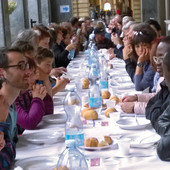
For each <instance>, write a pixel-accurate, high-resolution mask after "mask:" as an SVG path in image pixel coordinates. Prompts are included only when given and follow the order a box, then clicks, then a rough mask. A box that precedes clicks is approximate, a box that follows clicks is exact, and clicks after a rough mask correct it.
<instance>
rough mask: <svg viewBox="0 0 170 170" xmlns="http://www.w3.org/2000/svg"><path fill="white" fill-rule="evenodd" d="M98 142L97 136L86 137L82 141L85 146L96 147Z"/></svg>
mask: <svg viewBox="0 0 170 170" xmlns="http://www.w3.org/2000/svg"><path fill="white" fill-rule="evenodd" d="M98 143H99V141H98V139H97V138H94V137H92V138H87V139H85V141H84V146H86V147H97V146H98Z"/></svg>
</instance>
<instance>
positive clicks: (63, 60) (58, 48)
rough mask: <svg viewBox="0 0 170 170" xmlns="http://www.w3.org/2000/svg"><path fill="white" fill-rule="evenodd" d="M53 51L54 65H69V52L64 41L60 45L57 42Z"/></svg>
mask: <svg viewBox="0 0 170 170" xmlns="http://www.w3.org/2000/svg"><path fill="white" fill-rule="evenodd" d="M52 50H53V53H54V67H55V68H56V67H65V68H66V67H67V65H68V64H69V62H70V60H69V59H68V57H67V56H68V54H69V52H68V51H67V50H65V45H64V43H60V45H58V44H57V43H56V44H55V45H54V47H53V49H52Z"/></svg>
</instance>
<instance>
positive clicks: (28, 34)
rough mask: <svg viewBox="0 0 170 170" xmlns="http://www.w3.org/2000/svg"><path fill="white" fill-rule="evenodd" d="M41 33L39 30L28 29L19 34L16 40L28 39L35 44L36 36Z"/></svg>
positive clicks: (27, 40)
mask: <svg viewBox="0 0 170 170" xmlns="http://www.w3.org/2000/svg"><path fill="white" fill-rule="evenodd" d="M39 35H40V32H39V31H38V30H31V29H26V30H24V31H22V32H20V33H19V34H18V35H17V38H16V41H19V40H20V41H26V42H29V43H30V44H33V45H35V37H36V36H39Z"/></svg>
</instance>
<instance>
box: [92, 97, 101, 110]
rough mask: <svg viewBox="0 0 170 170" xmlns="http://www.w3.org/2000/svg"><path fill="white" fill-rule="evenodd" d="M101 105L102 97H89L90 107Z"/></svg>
mask: <svg viewBox="0 0 170 170" xmlns="http://www.w3.org/2000/svg"><path fill="white" fill-rule="evenodd" d="M101 106H102V98H101V97H96V98H89V107H90V108H98V107H101Z"/></svg>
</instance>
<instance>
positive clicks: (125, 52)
mask: <svg viewBox="0 0 170 170" xmlns="http://www.w3.org/2000/svg"><path fill="white" fill-rule="evenodd" d="M132 52H133V48H132V46H131V44H129V45H126V46H125V47H124V48H123V59H124V60H127V59H129V58H130V56H131V55H132Z"/></svg>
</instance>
